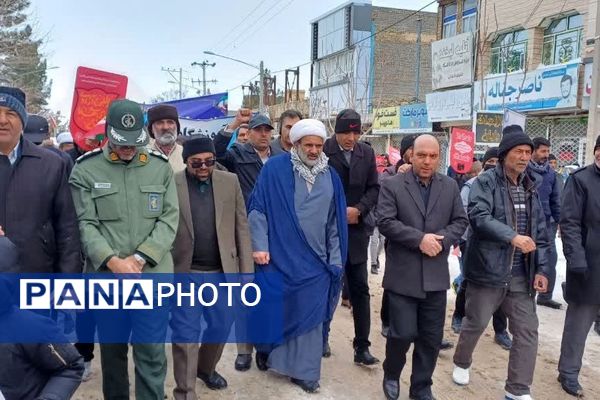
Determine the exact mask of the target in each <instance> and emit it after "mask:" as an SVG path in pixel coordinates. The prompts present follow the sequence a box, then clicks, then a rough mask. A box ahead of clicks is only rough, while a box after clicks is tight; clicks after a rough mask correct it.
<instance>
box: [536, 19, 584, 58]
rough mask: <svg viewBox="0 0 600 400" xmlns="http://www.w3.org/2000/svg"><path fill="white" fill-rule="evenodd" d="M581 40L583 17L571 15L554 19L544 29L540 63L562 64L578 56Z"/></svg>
mask: <svg viewBox="0 0 600 400" xmlns="http://www.w3.org/2000/svg"><path fill="white" fill-rule="evenodd" d="M582 42H583V18H582V17H581V15H579V14H576V15H571V16H569V17H564V18H560V19H555V20H554V21H552V23H550V26H548V28H546V30H545V31H544V49H543V51H542V63H543V64H545V65H549V64H563V63H566V62H569V61H571V60H574V59H576V58H578V57H579V55H580V53H581V46H582Z"/></svg>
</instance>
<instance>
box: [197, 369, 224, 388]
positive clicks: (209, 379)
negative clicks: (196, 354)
mask: <svg viewBox="0 0 600 400" xmlns="http://www.w3.org/2000/svg"><path fill="white" fill-rule="evenodd" d="M198 378H199V379H201V380H202V382H204V384H205V385H206V387H207V388H209V389H212V390H221V389H225V388H226V387H227V381H226V380H225V378H223V377H222V376H221V375H220V374H219V373H218V372H217V371H213V373H212V374H210V376H209V375H206V374H203V373H200V372H199V373H198Z"/></svg>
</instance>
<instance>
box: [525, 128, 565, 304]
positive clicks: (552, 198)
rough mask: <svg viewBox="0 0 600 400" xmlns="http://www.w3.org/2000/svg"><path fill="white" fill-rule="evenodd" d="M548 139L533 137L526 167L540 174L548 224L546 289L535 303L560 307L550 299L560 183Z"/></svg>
mask: <svg viewBox="0 0 600 400" xmlns="http://www.w3.org/2000/svg"><path fill="white" fill-rule="evenodd" d="M549 159H550V141H549V140H548V139H546V138H543V137H537V138H534V139H533V154H532V155H531V161H529V165H528V166H527V168H528V169H529V170H531V171H532V172H533V173H536V174H538V175H540V177H541V179H539V182H540V185H539V186H538V188H537V191H538V194H539V196H540V201H541V203H542V207H543V208H544V215H545V216H546V225H547V226H548V240H549V243H550V248H549V251H548V266H549V267H550V269H549V271H550V275H549V276H548V291H547V292H546V293H542V294H539V295H538V298H537V304H538V305H540V306H545V307H550V308H554V309H560V308H561V304H560V303H559V302H558V301H554V300H552V292H554V284H555V283H556V263H557V261H558V254H557V253H556V232H557V230H558V221H559V220H560V198H561V197H560V192H561V183H560V180H559V179H558V174H557V173H556V172H555V171H554V169H552V167H551V166H550V161H549Z"/></svg>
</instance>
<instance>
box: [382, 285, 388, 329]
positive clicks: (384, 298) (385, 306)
mask: <svg viewBox="0 0 600 400" xmlns="http://www.w3.org/2000/svg"><path fill="white" fill-rule="evenodd" d="M381 326H382V327H388V326H390V307H389V305H388V291H387V290H385V289H383V296H381Z"/></svg>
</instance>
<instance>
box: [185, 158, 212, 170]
mask: <svg viewBox="0 0 600 400" xmlns="http://www.w3.org/2000/svg"><path fill="white" fill-rule="evenodd" d="M215 162H216V161H215V159H214V158H213V159H210V160H205V161H200V160H190V167H192V168H202V167H203V166H207V167H212V166H213V165H215Z"/></svg>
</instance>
